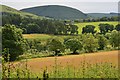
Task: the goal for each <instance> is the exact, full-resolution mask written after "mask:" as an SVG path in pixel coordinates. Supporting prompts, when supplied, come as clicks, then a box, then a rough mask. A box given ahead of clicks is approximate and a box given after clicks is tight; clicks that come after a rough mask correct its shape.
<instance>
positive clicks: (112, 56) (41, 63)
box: [14, 50, 120, 72]
mask: <svg viewBox="0 0 120 80" xmlns="http://www.w3.org/2000/svg"><path fill="white" fill-rule="evenodd" d="M118 52H120V51H117V50H116V51H106V52H96V53H88V54H87V53H86V54H81V55H66V56H59V57H57V59H56V61H57V65H59V66H64V67H66V66H67V65H71V67H72V66H75V67H80V64H81V62H83V61H85V62H86V63H89V64H96V63H98V64H99V63H111V64H113V65H115V66H118V58H120V55H118V54H119V53H118ZM14 63H15V64H17V63H19V62H14ZM27 64H28V66H29V68H30V70H31V71H33V72H39V71H41V70H44V69H45V68H46V66H47V68H48V69H49V70H52V69H51V68H52V67H53V66H55V57H45V58H34V59H29V60H28V61H27Z"/></svg>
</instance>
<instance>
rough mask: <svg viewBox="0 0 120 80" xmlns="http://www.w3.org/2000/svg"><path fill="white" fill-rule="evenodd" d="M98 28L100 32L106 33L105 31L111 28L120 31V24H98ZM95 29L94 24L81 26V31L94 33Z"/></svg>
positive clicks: (109, 30)
mask: <svg viewBox="0 0 120 80" xmlns="http://www.w3.org/2000/svg"><path fill="white" fill-rule="evenodd" d="M99 30H100V32H99V33H100V34H106V33H107V32H111V31H113V30H117V31H120V24H117V25H116V26H113V25H110V24H107V23H106V24H103V23H100V24H99ZM96 32H97V31H96V30H95V26H94V25H86V26H85V27H83V28H82V33H83V34H84V33H92V34H95V33H96Z"/></svg>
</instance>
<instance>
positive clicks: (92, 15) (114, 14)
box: [88, 13, 118, 18]
mask: <svg viewBox="0 0 120 80" xmlns="http://www.w3.org/2000/svg"><path fill="white" fill-rule="evenodd" d="M88 16H91V17H93V18H102V17H112V16H118V13H88Z"/></svg>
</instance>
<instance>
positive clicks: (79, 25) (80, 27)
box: [75, 21, 118, 34]
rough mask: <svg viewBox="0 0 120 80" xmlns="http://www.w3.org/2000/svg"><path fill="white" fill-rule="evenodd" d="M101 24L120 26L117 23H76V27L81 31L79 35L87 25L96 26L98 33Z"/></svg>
mask: <svg viewBox="0 0 120 80" xmlns="http://www.w3.org/2000/svg"><path fill="white" fill-rule="evenodd" d="M100 23H108V24H111V25H114V26H116V25H117V24H118V22H117V21H115V22H113V21H112V22H83V23H76V24H75V25H77V26H78V27H79V28H78V31H79V34H81V33H82V28H83V27H85V26H86V25H94V26H95V30H97V32H99V26H98V25H99V24H100Z"/></svg>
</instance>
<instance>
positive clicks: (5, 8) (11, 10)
mask: <svg viewBox="0 0 120 80" xmlns="http://www.w3.org/2000/svg"><path fill="white" fill-rule="evenodd" d="M0 6H2V8H0V12H2V13H11V14H19V15H20V16H22V17H31V18H43V17H40V16H37V15H34V14H31V13H27V12H22V11H19V10H16V9H14V8H11V7H8V6H5V5H0Z"/></svg>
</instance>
